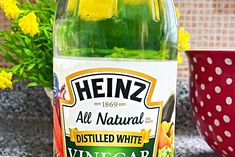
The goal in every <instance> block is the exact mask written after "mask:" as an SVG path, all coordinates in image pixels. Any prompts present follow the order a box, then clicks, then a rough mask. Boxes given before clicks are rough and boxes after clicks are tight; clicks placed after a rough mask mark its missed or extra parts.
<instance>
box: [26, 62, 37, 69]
mask: <svg viewBox="0 0 235 157" xmlns="http://www.w3.org/2000/svg"><path fill="white" fill-rule="evenodd" d="M35 66H36V63H31V64H30V65H29V66H28V69H27V70H28V71H30V70H32V69H33V68H34V67H35Z"/></svg>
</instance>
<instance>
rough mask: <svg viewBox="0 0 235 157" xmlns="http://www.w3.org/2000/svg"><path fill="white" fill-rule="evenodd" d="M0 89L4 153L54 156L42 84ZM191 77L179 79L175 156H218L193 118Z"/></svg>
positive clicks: (0, 142) (0, 135)
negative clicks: (198, 130)
mask: <svg viewBox="0 0 235 157" xmlns="http://www.w3.org/2000/svg"><path fill="white" fill-rule="evenodd" d="M25 84H26V82H22V83H20V84H16V85H15V86H14V89H13V90H5V91H0V157H7V156H9V157H24V156H25V157H52V120H51V119H52V117H51V115H52V113H51V112H52V111H51V108H50V100H49V99H48V98H47V96H46V94H45V93H44V91H43V89H42V88H40V87H34V88H30V89H28V88H26V86H25ZM188 93H189V92H188V81H185V80H180V81H178V83H177V117H176V138H175V147H176V151H175V157H217V155H216V154H215V153H214V152H213V151H212V150H211V149H210V148H209V147H208V145H207V144H206V143H205V142H204V141H203V139H202V138H201V137H200V136H199V135H198V133H197V131H196V128H195V127H194V124H193V122H192V120H191V115H190V112H189V111H190V103H189V95H188Z"/></svg>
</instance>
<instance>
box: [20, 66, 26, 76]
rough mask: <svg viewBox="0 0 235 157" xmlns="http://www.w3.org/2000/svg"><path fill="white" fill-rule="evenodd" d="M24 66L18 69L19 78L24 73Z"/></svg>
mask: <svg viewBox="0 0 235 157" xmlns="http://www.w3.org/2000/svg"><path fill="white" fill-rule="evenodd" d="M24 69H25V68H24V66H23V67H21V68H20V76H23V73H24Z"/></svg>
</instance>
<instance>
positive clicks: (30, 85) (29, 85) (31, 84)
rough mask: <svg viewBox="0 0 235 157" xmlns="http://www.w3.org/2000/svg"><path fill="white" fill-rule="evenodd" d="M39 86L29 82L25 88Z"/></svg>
mask: <svg viewBox="0 0 235 157" xmlns="http://www.w3.org/2000/svg"><path fill="white" fill-rule="evenodd" d="M38 85H39V84H38V83H37V82H31V83H29V84H27V87H35V86H38Z"/></svg>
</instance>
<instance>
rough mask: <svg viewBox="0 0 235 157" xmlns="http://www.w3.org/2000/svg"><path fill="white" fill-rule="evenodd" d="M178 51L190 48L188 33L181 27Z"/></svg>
mask: <svg viewBox="0 0 235 157" xmlns="http://www.w3.org/2000/svg"><path fill="white" fill-rule="evenodd" d="M178 42H179V43H178V49H179V51H180V52H181V51H186V50H189V49H190V34H189V32H188V31H186V30H185V29H184V28H183V27H180V29H179V41H178Z"/></svg>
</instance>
